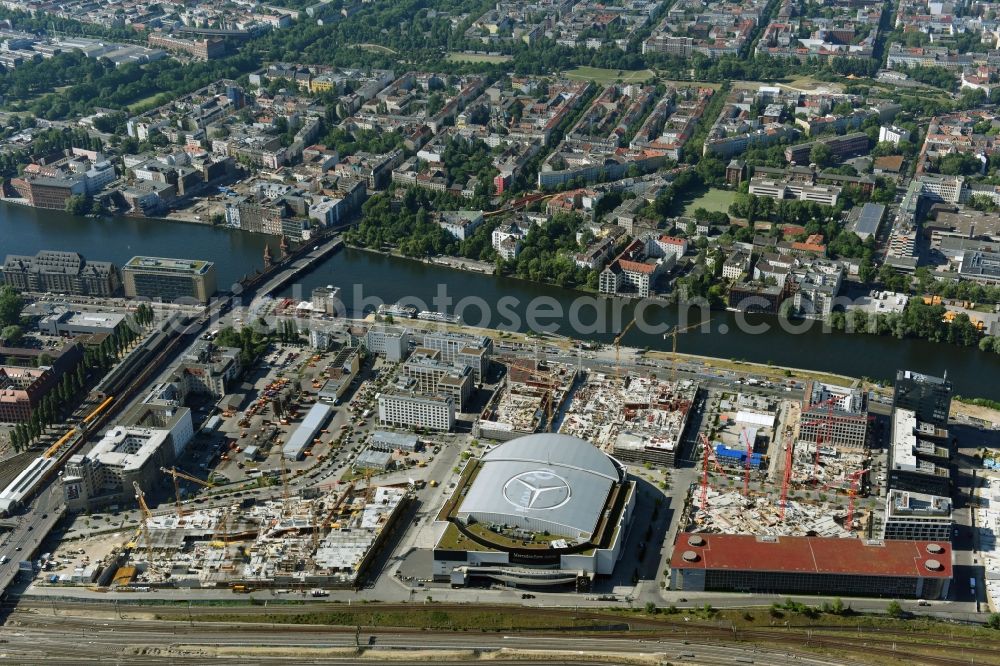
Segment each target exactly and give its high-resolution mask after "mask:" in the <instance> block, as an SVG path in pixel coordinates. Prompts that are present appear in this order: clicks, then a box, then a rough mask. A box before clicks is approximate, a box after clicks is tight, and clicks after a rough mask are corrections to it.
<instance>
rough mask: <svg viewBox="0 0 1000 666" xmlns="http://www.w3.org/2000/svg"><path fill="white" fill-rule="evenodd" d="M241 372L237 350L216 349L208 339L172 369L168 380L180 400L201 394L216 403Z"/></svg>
mask: <svg viewBox="0 0 1000 666" xmlns="http://www.w3.org/2000/svg"><path fill="white" fill-rule="evenodd" d="M242 371H243V366H242V364H241V363H240V350H239V349H237V348H236V347H217V346H215V345H214V344H212V343H211V342H210V341H208V340H199V341H198V342H197V343H196V344H194V345H193V346H192V347H191V348H190V349H189V350H188V351H187V352H186V353H185V354H184V355H183V356H182V357H181V359H180V361H178V363H177V364H176V365H175V366H174V367H173V372H172V373H171V376H170V381H172V382H174V384H175V385H176V386H177V387H178V389H179V390H180V393H181V395H182V396H183V397H184V398H186V397H187V396H188V395H190V394H201V395H206V396H209V397H211V398H212V399H213V400H220V399H221V398H222V397H223V396H225V395H226V393H228V392H229V389H230V388H231V387H232V386H233V385H234V384H235V383H236V380H237V378H238V377H239V376H240V373H241V372H242Z"/></svg>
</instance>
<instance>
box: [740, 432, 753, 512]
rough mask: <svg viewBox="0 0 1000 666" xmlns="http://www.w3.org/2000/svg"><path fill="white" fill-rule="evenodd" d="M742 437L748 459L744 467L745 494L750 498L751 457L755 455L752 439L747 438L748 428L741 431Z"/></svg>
mask: <svg viewBox="0 0 1000 666" xmlns="http://www.w3.org/2000/svg"><path fill="white" fill-rule="evenodd" d="M740 437H742V438H743V441H744V442H746V445H747V459H746V465H745V466H744V470H743V494H744V495H746V496H747V497H749V496H750V457H751V456H752V455H753V443H752V442H751V441H750V438H748V437H747V429H746V428H744V429H743V430H741V431H740Z"/></svg>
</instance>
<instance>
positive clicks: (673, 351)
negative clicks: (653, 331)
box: [663, 322, 702, 383]
mask: <svg viewBox="0 0 1000 666" xmlns="http://www.w3.org/2000/svg"><path fill="white" fill-rule="evenodd" d="M701 324H702V322H698V323H697V324H691V325H690V326H685V327H684V328H681V327H680V325H677V326H674V328H673V329H672V330H671V331H670V333H668V334H666V335H664V336H663V337H664V338H665V337H667V335H669V336H670V337H671V338H673V342H672V344H671V348H670V381H672V382H674V383H676V382H677V334H678V333H685V332H687V331H690V330H691V329H693V328H698V327H699V326H701Z"/></svg>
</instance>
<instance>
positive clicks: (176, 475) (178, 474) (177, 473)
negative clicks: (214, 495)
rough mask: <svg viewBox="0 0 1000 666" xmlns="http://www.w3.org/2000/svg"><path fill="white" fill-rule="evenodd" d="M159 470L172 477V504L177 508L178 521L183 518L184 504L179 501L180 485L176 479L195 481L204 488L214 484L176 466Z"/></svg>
mask: <svg viewBox="0 0 1000 666" xmlns="http://www.w3.org/2000/svg"><path fill="white" fill-rule="evenodd" d="M160 471H161V472H163V473H164V474H169V475H170V477H171V479H173V482H174V506H175V507H176V508H177V521H178V522H180V521H181V520H183V518H184V505H183V503H182V502H181V486H180V483H179V482H178V481H177V479H184V480H185V481H191V482H192V483H197V484H198V485H200V486H204V487H205V488H211V487H213V486H214V485H215V484H213V483H212V482H211V481H204V480H202V479H199V478H198V477H196V476H192V475H191V474H187V473H185V472H182V471H181V470H179V469H177V468H176V467H171V468H170V469H167V468H166V467H161V468H160Z"/></svg>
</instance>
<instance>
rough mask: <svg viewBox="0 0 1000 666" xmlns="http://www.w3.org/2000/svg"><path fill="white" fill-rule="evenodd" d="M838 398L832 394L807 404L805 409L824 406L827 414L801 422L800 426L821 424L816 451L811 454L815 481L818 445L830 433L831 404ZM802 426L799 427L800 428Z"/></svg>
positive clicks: (817, 469) (817, 470) (817, 468)
mask: <svg viewBox="0 0 1000 666" xmlns="http://www.w3.org/2000/svg"><path fill="white" fill-rule="evenodd" d="M838 399H839V398H838V397H837V396H834V397H832V398H828V399H826V400H824V401H822V402H817V403H816V404H814V405H809V406H808V407H807V408H806V409H807V411H813V410H819V409H823V408H824V407H826V408H827V414H826V416H824V417H823V418H821V419H817V420H815V421H809V422H807V423H803V424H802V426H817V425H818V426H822V430H820V431H819V432H817V433H816V453H815V455H814V456H813V478H814V479H816V480H817V481H818V480H819V449H820V446H822V445H823V442H824V441H826V440H827V439H829V437H826V436H828V435H829V434H830V426H831V425H832V424H833V420H834V419H833V406H834V405H835V404H836V402H837V400H838ZM802 426H799V427H800V428H801V427H802Z"/></svg>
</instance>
